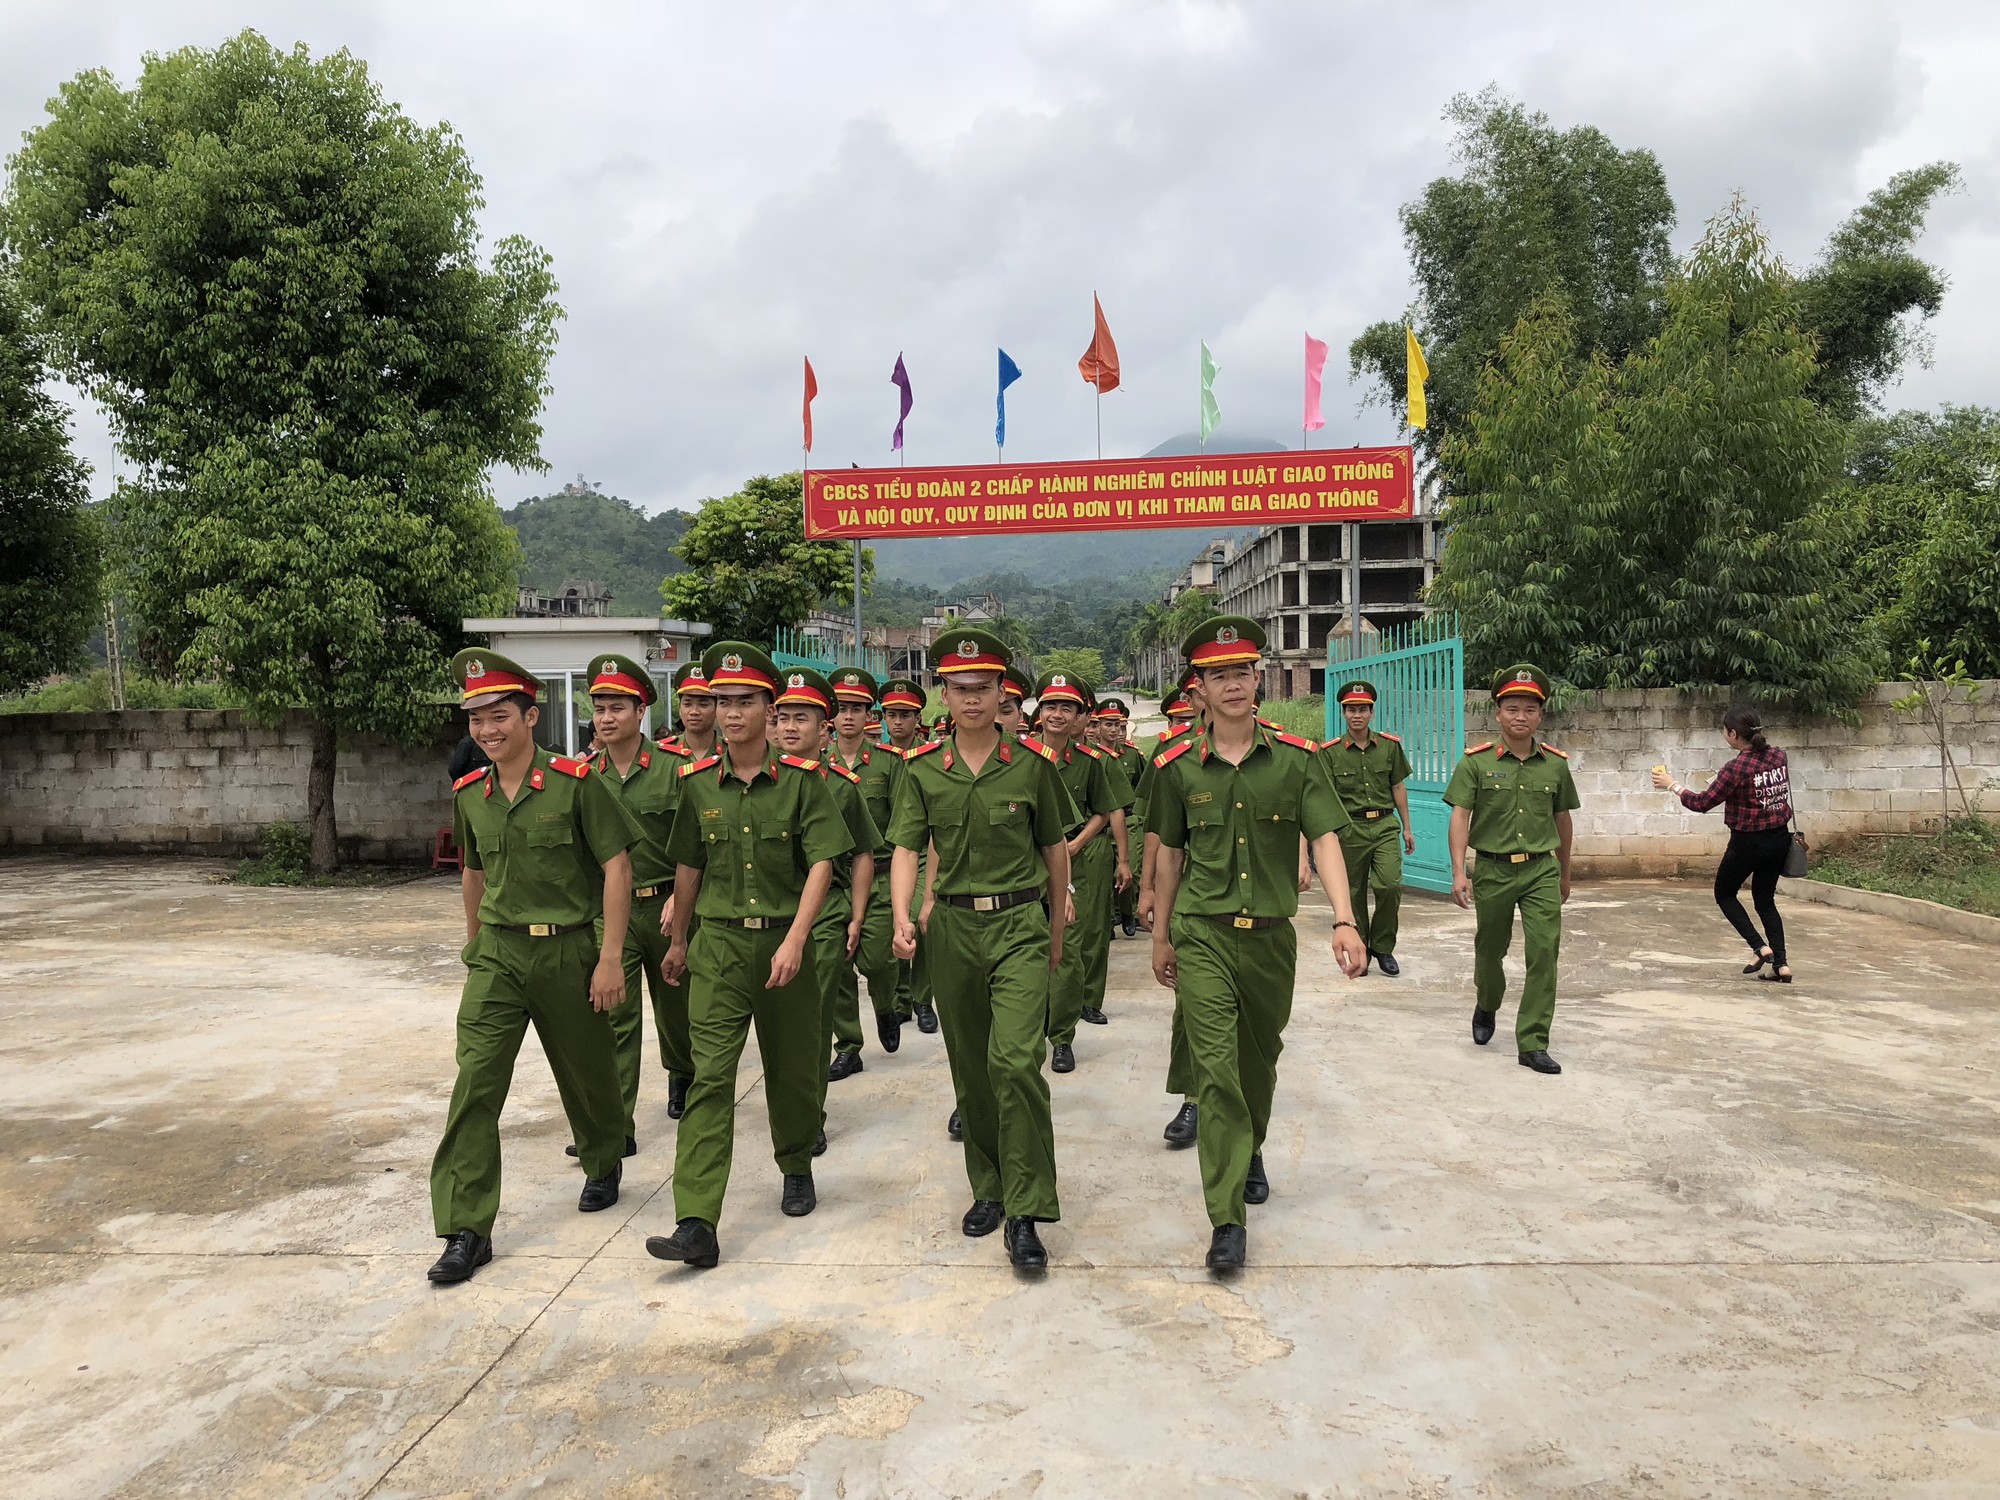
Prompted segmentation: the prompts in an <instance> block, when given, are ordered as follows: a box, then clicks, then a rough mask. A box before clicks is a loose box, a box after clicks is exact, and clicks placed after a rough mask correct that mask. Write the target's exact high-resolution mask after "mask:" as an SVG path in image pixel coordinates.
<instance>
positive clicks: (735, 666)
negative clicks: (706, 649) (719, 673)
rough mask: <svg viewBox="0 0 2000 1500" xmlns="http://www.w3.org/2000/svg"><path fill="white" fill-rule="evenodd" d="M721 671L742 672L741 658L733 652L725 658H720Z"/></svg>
mask: <svg viewBox="0 0 2000 1500" xmlns="http://www.w3.org/2000/svg"><path fill="white" fill-rule="evenodd" d="M722 670H723V671H725V672H740V671H742V670H743V658H742V657H740V656H738V655H737V654H736V653H735V652H734V651H732V652H730V653H729V654H728V655H727V656H725V657H723V658H722Z"/></svg>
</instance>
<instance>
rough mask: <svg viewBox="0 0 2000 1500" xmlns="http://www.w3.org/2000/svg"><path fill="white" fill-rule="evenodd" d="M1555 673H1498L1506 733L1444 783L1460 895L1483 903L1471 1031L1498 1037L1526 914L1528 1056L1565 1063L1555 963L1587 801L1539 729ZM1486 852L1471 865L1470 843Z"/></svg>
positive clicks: (1531, 1063)
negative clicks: (1557, 1036)
mask: <svg viewBox="0 0 2000 1500" xmlns="http://www.w3.org/2000/svg"><path fill="white" fill-rule="evenodd" d="M1548 696H1549V679H1548V676H1547V675H1546V674H1545V673H1544V672H1543V671H1542V669H1541V668H1540V667H1537V666H1535V665H1534V664H1533V663H1532V662H1517V663H1516V664H1515V665H1513V666H1511V667H1507V668H1505V669H1503V670H1502V671H1500V672H1497V673H1495V674H1494V677H1493V703H1494V717H1495V718H1496V719H1498V720H1499V721H1500V740H1499V743H1497V744H1495V743H1493V742H1492V741H1488V742H1487V743H1486V744H1483V745H1474V746H1473V747H1472V748H1471V749H1470V750H1468V751H1466V752H1465V755H1464V756H1463V757H1462V758H1461V759H1460V761H1459V763H1458V765H1457V767H1456V768H1455V769H1454V770H1453V771H1452V773H1451V780H1450V782H1449V783H1448V784H1447V785H1446V786H1445V792H1444V800H1445V801H1446V802H1448V803H1450V804H1451V810H1452V811H1451V899H1452V900H1454V901H1456V902H1457V903H1458V904H1459V905H1460V906H1469V907H1471V908H1473V910H1474V911H1475V912H1477V913H1478V917H1479V922H1478V926H1477V928H1476V929H1475V932H1474V936H1473V940H1472V955H1473V957H1472V981H1473V988H1474V993H1475V998H1474V1000H1473V1011H1472V1039H1473V1041H1475V1042H1477V1043H1478V1044H1479V1045H1480V1046H1482V1047H1483V1046H1485V1045H1486V1044H1487V1043H1488V1042H1490V1041H1492V1040H1493V1018H1494V1016H1495V1015H1496V1014H1497V1013H1498V1012H1499V1009H1500V1002H1501V1000H1502V999H1503V998H1504V997H1505V996H1506V993H1507V977H1506V973H1505V971H1504V969H1503V968H1502V967H1501V963H1502V960H1503V959H1505V958H1506V956H1507V949H1508V947H1509V945H1510V944H1512V942H1513V941H1514V913H1515V912H1516V911H1519V912H1520V914H1521V949H1522V954H1523V956H1524V957H1525V958H1526V959H1527V964H1528V973H1527V979H1526V981H1525V982H1524V983H1523V984H1522V986H1521V1004H1520V1008H1519V1009H1518V1010H1517V1011H1516V1012H1515V1017H1514V1044H1515V1048H1516V1050H1517V1052H1518V1054H1519V1057H1520V1062H1521V1066H1522V1067H1524V1068H1533V1069H1534V1070H1535V1071H1536V1072H1537V1073H1560V1072H1561V1071H1562V1064H1560V1063H1558V1062H1557V1061H1556V1060H1555V1059H1554V1058H1553V1057H1550V1056H1549V1027H1550V1025H1551V1023H1552V1022H1553V1021H1554V1020H1555V1013H1556V965H1557V961H1558V960H1559V959H1560V957H1561V955H1562V909H1563V903H1564V902H1566V901H1568V900H1569V852H1570V842H1571V839H1572V837H1573V836H1574V831H1575V830H1574V828H1573V826H1572V823H1571V819H1570V813H1571V811H1572V810H1574V809H1575V808H1576V807H1578V806H1579V805H1580V801H1579V799H1578V797H1577V795H1576V780H1575V778H1574V777H1572V776H1571V775H1570V771H1569V757H1568V756H1567V755H1565V754H1563V752H1562V751H1560V750H1558V749H1556V747H1555V746H1554V745H1550V744H1545V743H1544V742H1542V741H1541V740H1539V739H1537V738H1536V736H1535V731H1536V730H1538V729H1540V728H1541V726H1542V708H1543V705H1544V704H1545V703H1547V701H1548ZM1468 849H1469V850H1471V851H1472V853H1474V854H1476V855H1478V856H1479V858H1478V860H1477V861H1476V862H1475V863H1474V864H1473V866H1472V871H1471V873H1470V875H1468V874H1467V873H1466V867H1465V855H1466V851H1467V850H1468Z"/></svg>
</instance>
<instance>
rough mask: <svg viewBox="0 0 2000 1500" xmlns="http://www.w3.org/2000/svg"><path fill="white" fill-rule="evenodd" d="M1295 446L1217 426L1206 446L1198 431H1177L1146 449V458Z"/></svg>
mask: <svg viewBox="0 0 2000 1500" xmlns="http://www.w3.org/2000/svg"><path fill="white" fill-rule="evenodd" d="M1295 446H1297V445H1296V444H1293V443H1279V442H1273V441H1272V440H1271V439H1270V438H1267V437H1238V436H1237V435H1236V434H1235V433H1233V432H1231V431H1230V430H1229V429H1228V428H1227V427H1218V428H1216V429H1215V431H1213V432H1211V433H1210V434H1209V435H1208V446H1207V447H1206V448H1204V447H1203V446H1202V441H1201V434H1200V433H1199V432H1179V433H1175V434H1174V435H1173V436H1172V437H1170V438H1168V439H1167V440H1166V441H1165V442H1164V443H1162V444H1160V446H1159V447H1157V448H1150V449H1148V450H1147V451H1146V455H1145V456H1146V457H1147V458H1183V457H1189V456H1192V455H1194V454H1196V453H1213V454H1222V453H1283V452H1285V451H1286V450H1287V449H1289V448H1292V447H1295Z"/></svg>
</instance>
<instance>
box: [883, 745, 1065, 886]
mask: <svg viewBox="0 0 2000 1500" xmlns="http://www.w3.org/2000/svg"><path fill="white" fill-rule="evenodd" d="M1053 757H1054V752H1053V751H1051V750H1050V749H1049V748H1048V747H1047V746H1046V745H1042V744H1041V743H1040V742H1039V741H1035V740H1030V739H1026V738H1023V739H1019V740H1012V739H1009V738H1008V737H1007V736H1006V735H1002V736H1001V737H1000V743H999V744H998V745H996V746H995V747H994V750H993V753H992V754H991V755H990V756H988V757H987V760H986V764H985V765H984V766H983V767H981V769H980V772H979V774H978V775H977V776H974V775H973V774H972V772H971V771H970V770H968V769H967V768H966V765H965V762H964V761H963V760H961V759H960V758H959V754H958V746H957V744H956V742H954V741H952V740H933V741H931V742H930V743H929V744H927V745H920V746H918V747H917V748H916V749H914V750H912V751H911V752H910V753H909V754H908V756H906V757H905V758H904V761H903V784H902V785H901V786H900V787H899V788H897V791H896V807H895V811H894V812H893V813H892V814H891V815H890V818H889V841H890V842H891V843H893V844H895V845H896V846H897V847H898V848H901V849H914V850H916V851H917V852H919V853H922V852H923V849H924V847H925V846H926V845H927V844H932V843H934V844H936V846H937V874H936V876H935V878H934V879H933V881H932V887H931V888H932V890H933V891H934V892H935V894H937V895H940V896H998V895H1005V894H1007V893H1008V892H1011V891H1022V890H1026V889H1028V888H1029V887H1030V886H1036V887H1039V886H1041V885H1043V884H1045V883H1046V881H1047V878H1048V872H1047V869H1046V867H1045V866H1044V865H1043V864H1042V850H1044V849H1046V848H1049V847H1051V846H1053V845H1056V844H1060V843H1061V842H1062V841H1063V837H1064V835H1065V834H1066V833H1067V832H1068V830H1069V829H1070V828H1072V827H1074V826H1075V825H1076V824H1077V823H1079V822H1080V821H1082V820H1081V819H1079V818H1078V817H1077V816H1076V808H1075V806H1074V805H1073V804H1072V803H1071V801H1070V797H1069V793H1068V792H1067V791H1065V790H1064V789H1063V783H1062V778H1061V777H1060V776H1059V775H1057V773H1056V768H1055V764H1054V759H1053Z"/></svg>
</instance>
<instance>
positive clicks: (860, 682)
mask: <svg viewBox="0 0 2000 1500" xmlns="http://www.w3.org/2000/svg"><path fill="white" fill-rule="evenodd" d="M876 691H877V689H876V687H875V674H874V673H872V672H864V671H862V670H861V668H859V667H842V668H841V669H840V670H839V671H837V672H835V673H834V674H833V696H834V697H836V698H838V699H839V700H840V701H841V702H842V703H873V702H874V701H875V694H876Z"/></svg>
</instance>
